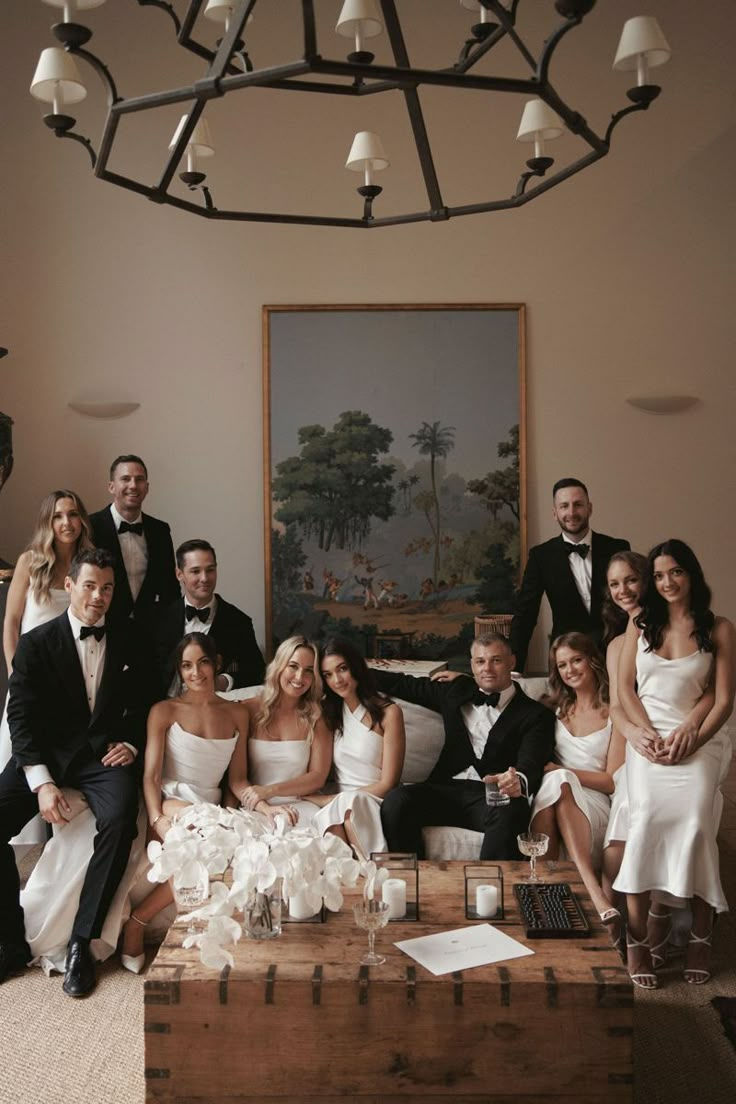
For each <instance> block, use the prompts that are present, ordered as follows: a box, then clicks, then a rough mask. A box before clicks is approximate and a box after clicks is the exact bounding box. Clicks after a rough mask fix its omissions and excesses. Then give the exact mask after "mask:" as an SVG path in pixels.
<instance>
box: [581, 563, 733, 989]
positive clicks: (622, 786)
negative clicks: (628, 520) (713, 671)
mask: <svg viewBox="0 0 736 1104" xmlns="http://www.w3.org/2000/svg"><path fill="white" fill-rule="evenodd" d="M648 574H649V567H648V564H647V558H646V556H642V554H641V553H640V552H630V551H625V552H615V553H614V554H613V556H611V559H610V560H609V563H608V569H607V572H606V593H605V596H604V599H603V610H602V613H603V625H604V628H605V633H604V637H603V642H604V644H605V645H606V669H607V671H608V693H609V710H610V713H611V719H612V721H613V723H614V725H615V727H616V729H617V730H618V731H619V732H621V733H622V735H623V736H624V738H625V739H626V741H627V742H628V743H630V744H631V746H632V747H633V748H637V747H638V746H639V743H640V741H641V740H642V739H646V738H647V736H646V731H645V730H644V729H643V728H642V727H641V724H638V723H635V722H634V721H631V720H629V718H628V716H627V715H626V712H625V710H624V708H623V706H622V705H621V703H620V701H619V695H618V666H619V661H620V658H621V649H622V648H623V643H624V634H625V632H626V628H627V626H628V624H629V621H630V620H631V619H632V618H636V617H638V616H639V614H640V613H641V598H642V595H643V593H644V590H645V589H646V580H647V576H648ZM713 701H714V694H713V688H712V686H709V687H708V688H707V689H706V691H705V693H704V694H703V696H702V697H701V698H700V700H699V701H698V702H697V703H696V704H695V706H694V707H693V710H692V712H691V714H690V716H689V717H688V723H693V724H696V725H697V726H698V728H699V727H700V725H701V724H702V722H703V720H704V719H705V718H706V716H707V715H708V713H709V712H710V710H711V708H712V706H713ZM614 780H615V782H616V792H615V793H614V795H613V798H612V800H611V815H610V817H609V819H608V827H607V828H606V835H605V839H604V842H603V869H602V876H601V880H602V884H603V890H604V892H605V894H606V896H607V897H609V898H610V899H611V900H612V901H613V900H614V897H615V892H614V889H613V883H614V881H615V880H616V877H617V876H618V872H619V870H620V868H621V861H622V859H623V854H624V846H625V843H626V837H627V836H628V825H629V803H628V797H627V791H626V768H625V766H622V767H620V768H619V770H618V771H616V774H615V778H614ZM671 923H672V922H671V915H670V909H669V907H668V906H667V905H666V904H665V903H664V902H663V900H662V899H661V897H660V896H659V895H658V894H655V895H654V896H653V899H652V907H651V908H650V909H649V914H648V925H647V930H648V938H649V946H650V950H651V955H652V964H653V966H654V968H655V969H658V968H659V967H660V966H662V965H664V963H665V961H666V957H667V949H668V943H669V937H670V931H671ZM620 950H621V951H622V957H624V959H625V957H626V955H625V945H623V946H622V948H620Z"/></svg>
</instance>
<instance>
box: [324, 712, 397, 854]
mask: <svg viewBox="0 0 736 1104" xmlns="http://www.w3.org/2000/svg"><path fill="white" fill-rule="evenodd" d="M367 712H368V710H367V709H366V708H365V706H364V705H360V706H358V708H357V709H356V710H355V712H354V713H351V712H350V710H349V709H348V707H347V706H346V705H344V706H343V710H342V733H339V734H338V735H337V736H335V742H334V746H333V752H332V762H333V764H334V768H335V780H336V782H337V785H338V787H339V789H340V793H338V794H337V796H336V797H335V798H334V799H333V800H332V801H331V802H330V803H329V805H325V806H323V807H322V808H321V809H320V810H319V812H318V813H317V816H316V817H315V818H314V824H315V827H317V828H318V829H319V831H320V833H321V834H322V835H324V834H325V832H326V831H327V829H328V828H330V827H331V826H332V825H335V824H343V823H344V822H345V817H346V815H347V814H348V813H350V816H351V823H352V826H353V829H354V831H355V834H356V836H357V839H358V841H359V843H360V846H361V848H362V851H363V853H364V855H366V856H370V854H371V852H372V851H387V850H388V844H387V843H386V837H385V836H384V834H383V828H382V827H381V805H382V800H381V798H380V797H374V796H373V794H369V793H365V791H364V790H363V789H362V787H364V786H372V785H373V784H374V783H375V782H379V781H380V779H381V763H382V761H383V736H380V735H379V734H378V733H377V732H373V731H372V730H371V729H369V728H366V726H365V725H364V724H363V718H364V717H365V715H366V713H367Z"/></svg>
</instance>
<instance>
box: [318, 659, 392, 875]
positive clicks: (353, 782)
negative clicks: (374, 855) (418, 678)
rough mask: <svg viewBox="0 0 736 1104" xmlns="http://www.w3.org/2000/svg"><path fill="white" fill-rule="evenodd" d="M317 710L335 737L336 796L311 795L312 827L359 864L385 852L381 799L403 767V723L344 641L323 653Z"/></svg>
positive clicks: (333, 753) (365, 667) (363, 664)
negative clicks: (345, 846) (346, 848)
mask: <svg viewBox="0 0 736 1104" xmlns="http://www.w3.org/2000/svg"><path fill="white" fill-rule="evenodd" d="M321 669H322V679H323V681H324V684H325V696H324V699H323V702H322V710H323V713H324V716H325V720H326V722H327V726H328V728H329V729H330V731H331V732H332V733H333V735H334V743H333V746H332V759H333V764H334V775H335V782H336V783H337V788H338V790H339V791H340V792H339V793H338V794H337V796H332V795H329V794H312V795H311V797H310V800H311V801H314V802H315V803H316V804H318V805H321V806H323V807H322V808H321V809H320V811H319V812H318V814H317V816H316V817H315V820H314V824H315V826H316V827H317V828H318V829H319V831H320V832H321V833H322V835H324V833H325V832H333V833H334V834H335V835H338V836H340V837H341V838H342V839H344V840H345V841H346V842H348V843H350V845H351V846H352V847H353V850H354V851H355V852H356V854H357V855H358V857H359V858H369V856H370V854H371V852H372V851H386V850H387V844H386V838H385V836H384V834H383V829H382V827H381V803H382V801H383V797H384V794H387V793H388V791H389V790H391V789H393V788H394V786H398V784H399V780H400V778H401V770H402V767H403V766H404V753H405V750H406V737H405V734H404V717H403V714H402V712H401V709H400V708H399V706H398V705H395V704H394V703H393V702H391V701H390V700H389V699H388V698H386V697H385V696H384V695H383V694H380V693H379V692H378V690H377V689H376V686H375V682H374V680H373V675H372V674H371V671H370V668H369V667H368V665H367V663H366V661H365V660H364V659H363V657H362V655H361V654H360V653H359V652H358V650H357V648H355V646H354V645H353V644H351V643H350V641H348V640H343V639H340V638H337V639H335V640H330V641H328V643H327V644H326V645H325V647H324V649H323V651H322V663H321Z"/></svg>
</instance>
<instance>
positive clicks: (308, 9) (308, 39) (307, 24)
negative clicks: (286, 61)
mask: <svg viewBox="0 0 736 1104" xmlns="http://www.w3.org/2000/svg"><path fill="white" fill-rule="evenodd" d="M302 23H303V26H304V57H305V58H313V57H317V26H316V23H315V20H314V0H302Z"/></svg>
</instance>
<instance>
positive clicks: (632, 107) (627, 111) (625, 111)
mask: <svg viewBox="0 0 736 1104" xmlns="http://www.w3.org/2000/svg"><path fill="white" fill-rule="evenodd" d="M650 102H651V101H649V100H647V101H645V102H643V103H634V104H629V106H628V107H622V108H621V110H620V111H617V112H616V114H615V115H612V116H611V121H610V123H609V124H608V128H607V130H606V135H605V138H604V139H603V141H604V142H605V143H606V146H610V144H611V135H612V134H613V131H614V129H615V127H617V126H618V124H619V123H620V122H621V120H622V119H623V118H624V117H625V116H626V115H631V114H632V113H633V112H634V111H646V110H647V109H648V107H649V104H650Z"/></svg>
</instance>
